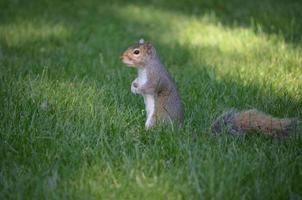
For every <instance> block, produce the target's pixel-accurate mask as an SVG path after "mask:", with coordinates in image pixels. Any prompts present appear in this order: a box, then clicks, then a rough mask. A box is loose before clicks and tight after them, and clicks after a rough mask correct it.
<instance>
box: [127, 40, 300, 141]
mask: <svg viewBox="0 0 302 200" xmlns="http://www.w3.org/2000/svg"><path fill="white" fill-rule="evenodd" d="M121 60H122V62H123V63H124V64H126V65H127V66H129V67H134V68H136V69H137V70H138V76H137V78H136V79H135V80H134V81H133V82H132V84H131V92H132V93H134V94H140V95H142V96H143V97H144V102H145V108H146V113H147V120H146V123H145V128H146V129H150V128H152V127H154V126H155V125H156V123H177V124H179V125H182V124H183V118H184V113H183V112H184V111H183V105H182V101H181V98H180V96H179V94H178V91H177V89H176V85H175V83H174V81H173V80H172V78H171V76H170V75H169V73H168V71H167V70H166V69H165V66H164V65H163V64H162V63H161V61H160V59H159V57H158V55H157V53H156V50H155V48H154V46H153V45H152V44H151V43H150V42H145V41H144V40H143V39H141V40H140V41H139V42H138V43H137V44H135V45H133V46H130V47H128V49H127V50H126V51H124V53H123V54H122V55H121ZM297 122H298V121H297V120H294V119H278V118H274V117H272V116H270V115H267V114H264V113H262V112H260V111H257V110H245V111H241V112H236V111H235V110H230V111H228V112H226V113H223V114H222V115H221V116H220V117H218V118H217V119H216V120H215V122H214V123H213V125H212V132H213V133H220V132H222V131H223V130H227V131H228V132H229V133H231V134H235V135H239V134H243V133H246V132H249V131H259V132H262V133H264V134H266V135H271V136H286V135H288V134H289V133H290V132H291V131H293V127H294V126H295V125H296V124H297Z"/></svg>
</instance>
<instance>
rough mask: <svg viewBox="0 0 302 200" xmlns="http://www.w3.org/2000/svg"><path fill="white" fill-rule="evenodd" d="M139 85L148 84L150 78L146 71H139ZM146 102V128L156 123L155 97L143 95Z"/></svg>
mask: <svg viewBox="0 0 302 200" xmlns="http://www.w3.org/2000/svg"><path fill="white" fill-rule="evenodd" d="M137 79H138V84H139V85H140V86H142V85H144V84H145V83H147V80H148V77H147V70H146V69H139V70H138V77H137ZM143 97H144V102H145V108H146V114H147V121H146V124H145V126H146V127H147V128H148V127H151V126H153V125H154V123H155V121H154V119H153V117H152V116H153V114H154V111H155V97H154V95H152V94H143Z"/></svg>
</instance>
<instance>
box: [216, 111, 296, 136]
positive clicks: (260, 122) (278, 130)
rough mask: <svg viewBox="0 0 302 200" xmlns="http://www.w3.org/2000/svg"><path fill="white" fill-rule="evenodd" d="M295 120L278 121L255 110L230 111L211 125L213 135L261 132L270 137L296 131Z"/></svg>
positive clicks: (286, 134)
mask: <svg viewBox="0 0 302 200" xmlns="http://www.w3.org/2000/svg"><path fill="white" fill-rule="evenodd" d="M298 123H299V121H298V120H297V119H288V118H284V119H279V118H275V117H272V116H270V115H268V114H265V113H262V112H260V111H257V110H255V109H253V110H246V111H242V112H236V111H235V110H230V111H228V112H225V113H223V114H222V115H221V116H220V117H218V118H217V119H216V120H215V122H214V123H213V125H212V131H213V133H220V132H222V131H223V130H226V131H227V132H229V133H231V134H233V135H240V134H244V133H247V132H261V133H263V134H266V135H270V136H288V135H290V134H292V133H296V132H297V131H298Z"/></svg>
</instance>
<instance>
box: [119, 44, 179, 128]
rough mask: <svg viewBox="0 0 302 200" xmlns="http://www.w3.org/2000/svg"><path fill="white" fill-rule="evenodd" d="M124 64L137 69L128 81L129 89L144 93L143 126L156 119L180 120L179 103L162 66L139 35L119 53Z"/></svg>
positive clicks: (166, 121) (177, 121)
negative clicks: (138, 39)
mask: <svg viewBox="0 0 302 200" xmlns="http://www.w3.org/2000/svg"><path fill="white" fill-rule="evenodd" d="M121 59H122V61H123V63H124V64H126V65H127V66H129V67H134V68H136V69H137V70H138V76H137V78H136V79H135V80H134V81H133V82H132V84H131V92H132V93H134V94H140V95H142V96H143V97H144V102H145V108H146V113H147V120H146V123H145V128H146V129H150V128H152V127H153V126H155V124H156V122H159V123H165V124H167V123H172V124H174V123H175V124H179V125H181V124H182V123H183V105H182V102H181V99H180V96H179V94H178V91H177V89H176V86H175V83H174V82H173V80H172V78H171V77H170V75H169V73H168V71H167V70H166V68H165V66H164V65H163V64H162V63H161V62H160V60H159V57H158V55H157V53H156V50H155V48H154V47H153V45H152V44H151V43H150V42H145V41H144V40H143V39H141V40H140V41H139V43H138V44H135V45H133V46H131V47H129V48H128V49H127V50H126V51H125V52H124V53H123V54H122V56H121Z"/></svg>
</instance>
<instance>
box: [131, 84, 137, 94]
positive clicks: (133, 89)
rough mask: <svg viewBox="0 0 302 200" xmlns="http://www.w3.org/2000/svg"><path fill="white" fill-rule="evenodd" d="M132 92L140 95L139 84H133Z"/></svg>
mask: <svg viewBox="0 0 302 200" xmlns="http://www.w3.org/2000/svg"><path fill="white" fill-rule="evenodd" d="M131 92H132V93H133V94H138V83H137V82H136V81H133V82H132V84H131Z"/></svg>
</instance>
